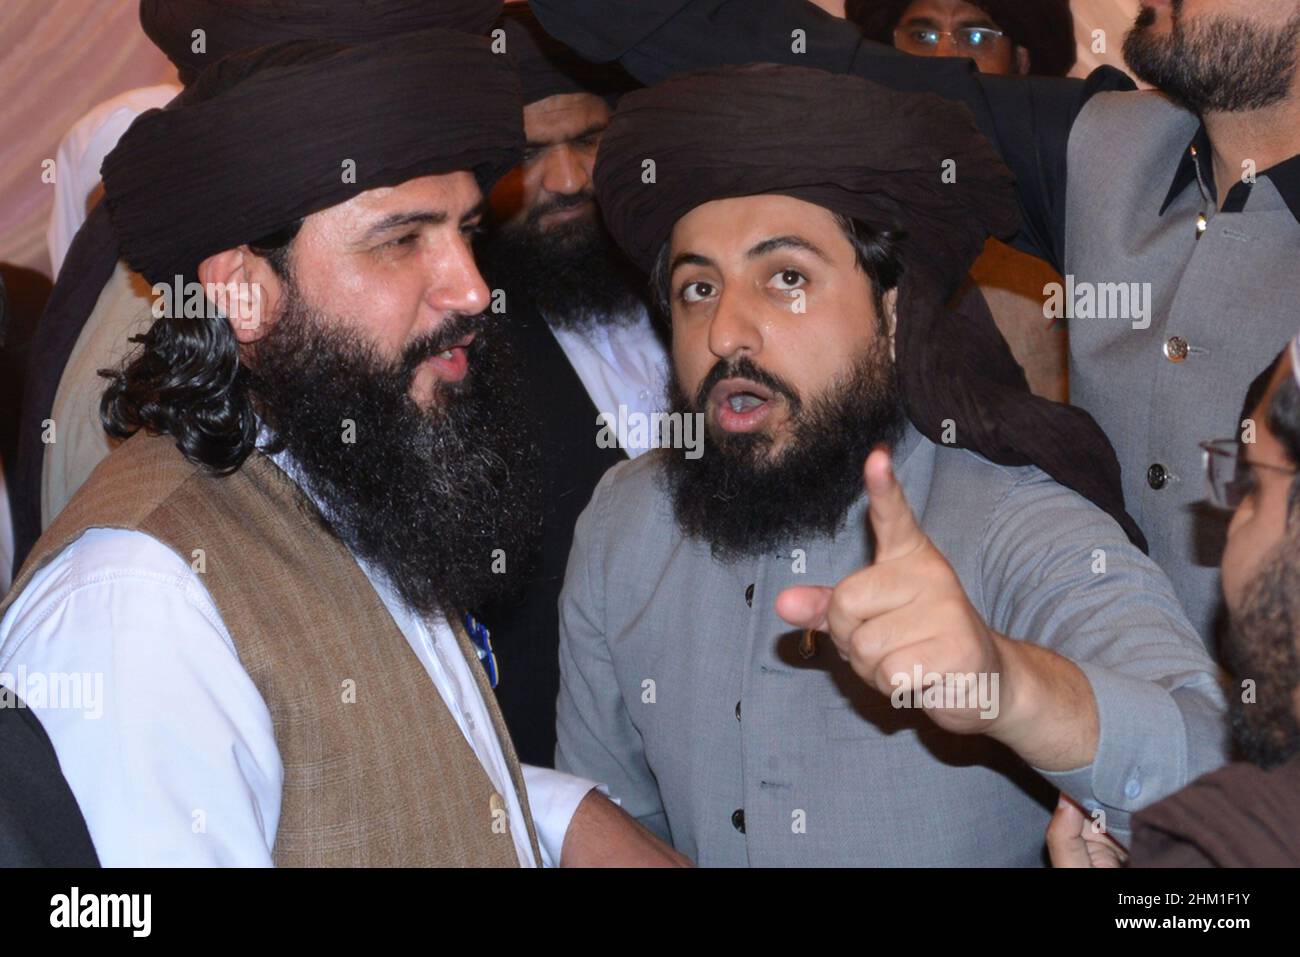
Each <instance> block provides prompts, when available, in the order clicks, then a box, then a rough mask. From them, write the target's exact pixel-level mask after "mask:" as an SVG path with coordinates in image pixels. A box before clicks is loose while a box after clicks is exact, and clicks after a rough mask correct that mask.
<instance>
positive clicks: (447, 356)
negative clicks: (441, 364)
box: [438, 349, 451, 359]
mask: <svg viewBox="0 0 1300 957" xmlns="http://www.w3.org/2000/svg"><path fill="white" fill-rule="evenodd" d="M438 358H439V359H450V358H451V350H450V349H448V350H447V351H446V352H440V353H438Z"/></svg>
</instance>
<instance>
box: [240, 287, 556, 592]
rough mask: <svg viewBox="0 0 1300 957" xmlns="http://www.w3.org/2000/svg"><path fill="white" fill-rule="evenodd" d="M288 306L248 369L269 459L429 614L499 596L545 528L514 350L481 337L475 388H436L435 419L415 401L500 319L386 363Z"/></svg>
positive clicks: (427, 340)
mask: <svg viewBox="0 0 1300 957" xmlns="http://www.w3.org/2000/svg"><path fill="white" fill-rule="evenodd" d="M287 295H288V301H287V304H286V307H285V309H284V311H283V312H282V314H281V316H280V317H279V319H278V320H277V322H276V323H275V324H274V325H273V326H272V327H271V329H270V331H269V332H268V334H267V335H266V337H265V338H264V339H262V340H261V341H260V342H258V344H257V346H256V351H255V353H254V355H253V363H252V364H251V365H253V366H255V368H251V369H250V386H251V389H252V392H253V395H254V398H255V401H256V402H257V407H258V411H259V413H260V414H261V415H262V417H263V420H264V422H265V423H266V425H267V426H268V427H269V428H270V430H271V432H272V434H273V435H274V442H273V443H272V445H271V447H270V448H269V449H268V451H277V450H279V449H284V450H286V451H287V452H288V454H289V455H290V457H291V458H292V459H293V464H294V466H295V471H296V475H295V478H297V479H298V481H299V482H300V484H301V485H302V486H303V488H304V490H305V491H306V492H307V493H308V494H309V495H310V496H311V497H312V498H313V499H314V501H315V502H316V504H317V505H318V506H319V508H320V512H321V514H322V516H323V518H324V521H325V524H326V526H327V528H328V529H329V530H330V532H332V533H333V534H334V535H335V536H336V537H337V538H338V539H339V540H341V541H342V542H343V543H344V544H345V545H346V546H347V547H348V549H349V550H351V552H352V553H353V554H354V555H355V556H356V557H357V558H359V559H361V560H362V561H364V562H365V563H366V564H368V565H370V566H372V567H374V568H377V569H379V570H380V571H381V572H382V573H383V574H384V575H385V576H386V577H387V579H388V580H389V582H390V584H391V585H392V586H393V587H394V588H395V589H396V591H397V593H398V594H399V595H400V596H401V598H402V600H403V601H405V602H406V603H407V604H408V605H410V606H411V607H413V608H414V609H416V610H417V611H418V612H420V613H423V614H426V615H429V614H434V613H437V612H442V613H451V612H453V611H462V610H466V609H469V608H474V607H477V605H478V604H479V603H480V602H481V601H483V600H485V599H487V598H491V597H498V596H499V595H500V593H501V591H502V589H503V582H504V581H505V580H506V576H505V575H502V574H494V568H493V566H494V564H497V563H496V562H495V559H496V558H497V557H499V556H500V555H504V556H506V559H507V560H508V561H510V562H512V563H513V562H522V563H523V564H527V563H528V561H529V560H530V558H531V556H532V548H533V545H534V544H535V539H536V535H537V533H538V531H539V530H540V527H541V521H540V514H541V512H540V507H539V501H538V487H537V485H536V480H535V469H534V468H533V463H534V462H536V460H537V455H536V452H535V450H534V449H533V448H532V445H531V441H532V440H531V437H530V435H529V434H528V433H527V430H526V429H525V428H524V427H523V426H522V422H523V421H524V418H523V416H521V415H520V414H518V411H517V408H516V405H515V402H514V400H513V397H514V396H517V395H519V389H518V388H517V380H516V379H515V377H514V373H513V371H512V368H511V361H510V356H509V353H508V347H507V346H506V345H505V340H504V338H503V337H502V336H499V335H488V336H479V337H478V338H476V339H475V340H474V342H473V343H472V344H471V345H470V347H469V358H470V371H469V374H468V375H467V377H466V378H465V379H464V380H462V381H461V382H459V383H455V384H446V383H443V384H441V385H439V387H438V388H437V390H436V392H435V395H434V400H433V402H432V403H431V405H430V407H429V408H428V409H424V408H421V407H420V406H419V405H418V404H416V402H415V401H414V400H413V399H412V398H411V397H410V388H411V380H412V378H413V376H414V375H415V372H416V369H417V367H418V366H419V365H420V363H422V362H423V361H424V360H426V359H428V358H429V357H431V356H434V355H437V354H438V353H440V352H442V351H444V350H445V349H447V348H448V347H450V346H451V345H452V344H453V343H455V342H457V341H459V340H461V339H463V338H464V337H465V336H466V335H468V334H469V333H471V332H477V331H481V330H484V329H486V328H488V327H489V325H490V320H488V319H485V318H484V317H483V316H456V317H454V318H451V319H448V320H447V321H446V322H444V323H443V325H442V326H441V327H439V328H438V329H437V330H435V331H434V332H432V333H430V334H428V335H426V336H424V337H422V338H421V339H419V340H418V341H416V342H413V343H411V344H410V346H409V347H407V349H406V350H405V352H404V353H403V355H402V356H401V357H400V358H399V359H397V360H396V361H387V360H384V359H382V358H380V357H379V356H378V355H377V354H376V350H375V348H374V346H373V345H372V344H370V343H368V342H366V341H364V340H362V339H361V338H360V337H359V336H357V335H356V334H355V333H351V332H349V331H347V330H346V328H345V325H344V324H343V323H342V322H341V321H340V320H339V319H337V318H334V317H331V316H328V315H326V314H322V313H319V312H316V311H314V310H313V309H311V308H310V307H309V306H308V305H307V304H306V303H305V301H304V300H303V298H302V296H301V294H300V292H299V291H298V290H297V288H296V287H295V286H294V284H293V282H292V281H290V282H289V283H288V285H287ZM349 421H350V422H351V423H353V425H352V429H353V430H354V435H353V440H352V441H348V439H347V433H346V432H345V429H346V428H347V426H348V422H349ZM498 549H500V550H501V551H500V552H497V551H496V550H498ZM497 567H498V568H499V567H500V566H499V564H497ZM511 577H517V576H511Z"/></svg>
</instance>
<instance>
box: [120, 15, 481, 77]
mask: <svg viewBox="0 0 1300 957" xmlns="http://www.w3.org/2000/svg"><path fill="white" fill-rule="evenodd" d="M501 2H502V0H140V25H141V26H142V27H144V32H145V33H146V34H148V36H149V39H150V40H152V41H153V42H154V43H155V44H156V45H157V46H158V48H159V49H160V50H162V51H163V53H165V54H167V59H169V60H171V61H172V63H174V64H176V69H177V70H178V71H180V78H181V82H182V83H184V84H185V85H186V86H188V85H189V84H190V83H191V82H192V81H193V80H194V77H196V76H197V75H198V74H199V73H200V72H202V71H203V70H204V69H205V68H206V67H208V66H211V65H212V64H213V63H216V62H217V61H218V60H221V59H223V58H225V57H227V56H230V55H231V54H232V53H239V52H240V51H242V50H247V49H250V48H252V47H258V46H263V45H264V44H268V43H279V42H281V41H284V40H339V41H342V42H344V43H369V42H371V41H372V40H378V39H380V38H381V37H386V36H394V35H396V34H400V33H412V32H414V31H417V30H425V29H428V28H430V27H440V28H443V29H447V30H461V31H464V32H466V33H486V32H487V29H488V27H489V26H491V25H492V21H494V20H495V19H496V18H497V16H498V15H499V14H500V12H501ZM195 30H202V31H203V48H202V49H203V52H195V37H194V31H195Z"/></svg>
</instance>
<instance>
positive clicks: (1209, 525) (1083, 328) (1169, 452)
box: [1065, 93, 1300, 645]
mask: <svg viewBox="0 0 1300 957" xmlns="http://www.w3.org/2000/svg"><path fill="white" fill-rule="evenodd" d="M1198 125H1199V121H1198V119H1197V118H1196V117H1195V116H1194V115H1192V114H1190V113H1188V112H1187V111H1185V110H1182V109H1179V108H1178V107H1176V106H1174V105H1172V104H1171V103H1170V102H1169V101H1168V100H1166V99H1165V98H1164V97H1162V96H1160V95H1158V94H1155V93H1104V94H1100V95H1098V96H1096V97H1094V98H1093V99H1092V100H1091V101H1090V102H1089V103H1088V105H1087V106H1086V107H1085V108H1084V110H1083V111H1082V113H1081V114H1080V115H1079V118H1078V120H1077V121H1076V123H1075V125H1074V129H1073V131H1072V133H1071V136H1070V156H1069V180H1068V189H1067V200H1068V205H1067V213H1066V236H1065V263H1066V271H1067V273H1070V274H1073V276H1074V277H1075V279H1076V281H1078V282H1091V283H1117V282H1149V283H1151V284H1152V291H1153V294H1154V302H1153V309H1152V321H1151V325H1150V328H1147V329H1135V328H1133V324H1132V323H1131V322H1129V321H1125V320H1122V319H1081V318H1075V319H1072V320H1071V321H1070V358H1071V361H1070V397H1071V401H1072V402H1074V403H1075V404H1076V405H1079V406H1082V407H1083V408H1084V409H1087V410H1088V411H1089V412H1090V413H1092V415H1093V416H1094V417H1095V418H1096V419H1097V421H1098V422H1099V423H1100V424H1101V427H1102V428H1103V429H1105V431H1106V434H1107V435H1109V436H1110V440H1111V442H1113V443H1114V445H1115V451H1116V452H1117V453H1118V455H1119V461H1120V464H1121V466H1122V467H1123V480H1124V495H1125V499H1126V501H1127V504H1128V509H1129V512H1130V513H1131V514H1132V515H1133V517H1134V518H1135V519H1136V520H1137V522H1138V524H1139V525H1140V526H1141V527H1142V529H1143V531H1145V532H1146V535H1147V538H1148V539H1149V542H1150V546H1151V556H1152V558H1154V559H1155V560H1156V561H1157V562H1159V564H1160V565H1161V567H1163V568H1164V570H1165V571H1166V572H1167V573H1168V574H1169V577H1170V579H1172V581H1173V583H1174V588H1175V590H1176V591H1177V593H1178V597H1179V598H1180V599H1181V600H1182V602H1183V605H1184V607H1185V608H1186V609H1187V613H1188V617H1189V618H1190V619H1191V621H1192V624H1193V625H1195V626H1196V629H1197V631H1199V632H1200V634H1201V636H1202V638H1203V639H1205V641H1206V642H1207V644H1209V645H1213V631H1214V629H1213V625H1214V620H1215V616H1216V613H1217V611H1218V606H1219V605H1220V602H1221V599H1220V593H1219V575H1218V568H1217V566H1218V561H1219V551H1220V547H1221V540H1222V534H1223V530H1224V528H1225V526H1226V520H1225V518H1224V517H1223V516H1221V515H1217V514H1215V513H1213V512H1212V511H1210V510H1208V509H1207V508H1205V507H1204V506H1201V505H1200V504H1199V501H1200V499H1201V498H1202V496H1203V495H1204V481H1203V479H1202V463H1201V453H1200V451H1199V449H1198V448H1197V443H1198V442H1200V441H1202V440H1204V439H1216V438H1229V437H1232V436H1233V435H1234V434H1236V433H1237V430H1238V429H1239V428H1240V425H1241V423H1240V421H1239V418H1240V416H1239V412H1240V410H1241V404H1242V401H1243V399H1244V398H1245V394H1246V388H1247V386H1248V385H1249V384H1250V382H1251V380H1252V379H1253V378H1254V377H1255V376H1256V375H1257V374H1258V373H1259V372H1261V371H1262V370H1263V369H1264V368H1265V367H1266V366H1267V365H1268V364H1269V362H1270V361H1271V360H1272V359H1273V357H1274V356H1276V355H1277V353H1278V352H1279V351H1280V350H1281V349H1282V347H1283V346H1284V345H1286V342H1287V340H1288V339H1289V338H1290V337H1291V336H1294V335H1295V334H1296V331H1297V329H1298V328H1300V223H1297V221H1296V218H1295V215H1294V214H1293V213H1292V212H1291V210H1290V209H1289V208H1288V207H1287V205H1286V203H1285V202H1284V201H1283V199H1282V197H1281V196H1280V195H1279V194H1278V191H1277V189H1276V187H1275V186H1274V185H1273V183H1272V182H1271V181H1270V180H1269V179H1268V178H1267V177H1260V178H1259V179H1258V181H1257V183H1256V185H1255V186H1254V188H1253V190H1252V191H1251V194H1250V199H1249V201H1248V202H1247V204H1246V207H1245V209H1244V211H1242V212H1239V213H1218V212H1216V211H1215V209H1214V205H1215V204H1214V203H1213V201H1211V200H1207V199H1206V198H1205V197H1204V196H1203V195H1202V190H1201V189H1200V188H1199V187H1198V186H1197V185H1193V186H1191V187H1189V188H1187V189H1185V190H1184V191H1183V192H1182V194H1181V195H1179V196H1178V197H1177V199H1176V200H1175V201H1174V202H1173V204H1172V205H1171V206H1170V207H1169V209H1168V210H1166V212H1165V213H1164V215H1163V216H1162V215H1160V213H1159V210H1160V206H1161V204H1162V203H1163V202H1164V200H1165V196H1166V194H1167V192H1168V190H1169V186H1170V184H1171V183H1172V182H1173V179H1174V174H1175V172H1176V170H1177V168H1178V165H1179V163H1180V162H1181V161H1182V159H1183V158H1184V157H1185V156H1186V153H1187V149H1188V144H1189V143H1191V140H1192V137H1193V135H1194V134H1195V133H1196V130H1197V128H1198ZM1229 185H1231V184H1220V186H1219V189H1220V190H1221V191H1226V189H1227V188H1228V186H1229ZM1207 206H1208V207H1209V225H1208V228H1207V230H1206V231H1205V234H1204V235H1203V236H1202V237H1201V239H1200V240H1197V239H1196V220H1197V215H1198V213H1200V212H1201V211H1202V210H1204V209H1206V208H1207ZM1174 337H1178V338H1179V339H1181V340H1183V341H1185V342H1186V343H1187V346H1188V352H1187V354H1186V357H1185V358H1184V359H1182V361H1173V359H1171V358H1170V356H1174V357H1175V358H1176V357H1177V356H1178V355H1179V350H1178V349H1176V348H1175V349H1171V350H1169V353H1168V354H1167V353H1166V344H1167V343H1169V341H1170V340H1171V339H1172V338H1174ZM1175 345H1177V343H1175ZM1153 465H1159V466H1162V467H1163V468H1164V469H1165V470H1166V471H1167V472H1168V473H1169V475H1170V478H1169V479H1168V480H1167V481H1166V482H1165V484H1164V485H1163V487H1161V488H1153V487H1152V483H1151V482H1149V481H1148V471H1149V470H1150V468H1151V466H1153ZM1156 484H1158V483H1156Z"/></svg>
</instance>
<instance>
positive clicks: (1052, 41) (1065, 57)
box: [845, 0, 1078, 76]
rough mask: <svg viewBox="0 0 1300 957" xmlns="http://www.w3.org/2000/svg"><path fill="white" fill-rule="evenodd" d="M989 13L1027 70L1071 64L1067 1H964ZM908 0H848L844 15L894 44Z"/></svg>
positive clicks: (1059, 70) (1059, 71) (1043, 72)
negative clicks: (1019, 50)
mask: <svg viewBox="0 0 1300 957" xmlns="http://www.w3.org/2000/svg"><path fill="white" fill-rule="evenodd" d="M966 2H967V3H971V4H974V5H975V6H977V7H979V8H980V9H981V10H983V11H984V12H985V13H987V14H988V15H989V19H991V20H992V21H993V22H994V23H996V24H997V26H998V29H999V30H1002V31H1003V32H1004V33H1006V34H1007V36H1009V37H1011V39H1012V40H1014V41H1015V42H1016V44H1017V45H1018V46H1022V47H1024V48H1025V49H1026V50H1028V51H1029V60H1030V63H1029V72H1030V73H1036V74H1038V75H1039V76H1065V74H1067V73H1069V72H1070V68H1071V67H1073V66H1074V62H1075V60H1076V59H1077V57H1078V48H1077V47H1076V46H1075V42H1074V15H1073V14H1072V13H1070V0H966ZM911 4H912V0H848V3H847V4H846V6H845V11H846V13H847V15H848V18H849V19H850V20H852V21H853V22H855V23H856V24H857V25H858V26H859V27H861V28H862V32H863V33H864V34H866V36H867V38H868V39H871V40H876V41H878V42H880V43H886V44H889V45H890V46H892V45H893V43H894V28H895V27H897V26H898V22H899V21H900V20H901V19H902V18H903V14H904V13H905V12H906V11H907V8H908V7H909V6H911Z"/></svg>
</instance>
